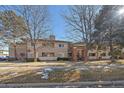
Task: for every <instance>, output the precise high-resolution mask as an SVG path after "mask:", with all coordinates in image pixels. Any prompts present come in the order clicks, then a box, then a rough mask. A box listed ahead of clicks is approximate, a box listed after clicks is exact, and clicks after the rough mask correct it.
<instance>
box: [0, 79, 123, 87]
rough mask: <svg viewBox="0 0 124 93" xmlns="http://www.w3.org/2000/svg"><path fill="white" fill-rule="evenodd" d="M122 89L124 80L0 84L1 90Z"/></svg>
mask: <svg viewBox="0 0 124 93" xmlns="http://www.w3.org/2000/svg"><path fill="white" fill-rule="evenodd" d="M118 86H119V87H124V80H121V81H88V82H71V83H25V84H0V87H1V88H33V87H34V88H37V87H46V88H56V87H60V88H64V87H70V88H71V87H118Z"/></svg>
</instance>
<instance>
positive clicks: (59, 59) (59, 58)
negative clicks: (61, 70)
mask: <svg viewBox="0 0 124 93" xmlns="http://www.w3.org/2000/svg"><path fill="white" fill-rule="evenodd" d="M57 61H69V58H66V57H58V58H57Z"/></svg>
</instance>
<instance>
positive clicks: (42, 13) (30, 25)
mask: <svg viewBox="0 0 124 93" xmlns="http://www.w3.org/2000/svg"><path fill="white" fill-rule="evenodd" d="M13 9H15V10H16V11H17V12H18V13H19V14H20V15H21V16H22V17H23V18H24V20H25V23H26V26H27V29H28V32H27V37H28V38H29V40H30V42H31V44H32V46H33V50H34V53H33V54H34V61H35V62H36V61H37V42H38V39H41V38H44V37H46V36H47V35H48V34H49V31H50V26H49V13H48V7H47V6H32V5H30V6H29V5H26V6H16V7H15V6H14V8H13Z"/></svg>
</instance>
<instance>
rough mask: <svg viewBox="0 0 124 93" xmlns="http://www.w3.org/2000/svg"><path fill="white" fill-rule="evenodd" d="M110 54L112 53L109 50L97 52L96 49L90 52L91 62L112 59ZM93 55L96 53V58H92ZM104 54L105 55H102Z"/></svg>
mask: <svg viewBox="0 0 124 93" xmlns="http://www.w3.org/2000/svg"><path fill="white" fill-rule="evenodd" d="M109 52H110V51H109V49H107V50H99V51H97V50H96V49H92V50H89V51H88V56H89V60H97V59H110V56H109ZM91 53H94V54H95V56H90V54H91ZM103 53H104V54H105V55H102V54H103Z"/></svg>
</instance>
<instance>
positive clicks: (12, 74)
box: [10, 72, 18, 76]
mask: <svg viewBox="0 0 124 93" xmlns="http://www.w3.org/2000/svg"><path fill="white" fill-rule="evenodd" d="M17 74H18V73H16V72H14V73H11V74H10V75H11V76H14V75H17Z"/></svg>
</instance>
